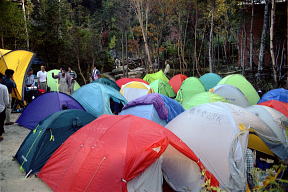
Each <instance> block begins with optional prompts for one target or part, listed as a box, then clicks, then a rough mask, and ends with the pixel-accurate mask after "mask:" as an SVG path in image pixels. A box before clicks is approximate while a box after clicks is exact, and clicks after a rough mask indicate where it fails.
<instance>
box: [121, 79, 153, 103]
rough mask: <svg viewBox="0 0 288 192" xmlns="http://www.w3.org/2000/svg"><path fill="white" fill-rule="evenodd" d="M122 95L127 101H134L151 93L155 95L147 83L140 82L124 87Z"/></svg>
mask: <svg viewBox="0 0 288 192" xmlns="http://www.w3.org/2000/svg"><path fill="white" fill-rule="evenodd" d="M120 93H121V94H122V95H123V96H124V97H125V98H126V99H127V101H128V102H129V101H132V100H134V99H137V98H139V97H142V96H144V95H147V94H149V93H153V90H152V88H151V87H150V86H149V85H146V84H145V83H142V82H138V81H131V82H129V83H126V84H125V85H122V87H121V90H120Z"/></svg>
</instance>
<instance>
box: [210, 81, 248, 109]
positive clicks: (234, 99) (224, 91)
mask: <svg viewBox="0 0 288 192" xmlns="http://www.w3.org/2000/svg"><path fill="white" fill-rule="evenodd" d="M209 91H210V92H212V93H215V94H217V95H220V96H221V97H223V98H224V99H226V100H227V101H228V102H229V103H232V104H234V105H238V106H241V107H248V106H249V102H248V99H247V98H246V96H245V95H244V94H243V93H242V92H241V91H240V89H238V88H237V87H234V86H232V85H227V84H223V85H217V86H216V87H214V88H212V89H210V90H209Z"/></svg>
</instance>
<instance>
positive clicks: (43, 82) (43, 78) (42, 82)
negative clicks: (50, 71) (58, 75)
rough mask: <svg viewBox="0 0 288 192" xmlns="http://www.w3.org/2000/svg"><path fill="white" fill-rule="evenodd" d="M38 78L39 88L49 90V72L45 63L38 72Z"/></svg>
mask: <svg viewBox="0 0 288 192" xmlns="http://www.w3.org/2000/svg"><path fill="white" fill-rule="evenodd" d="M37 78H38V88H39V89H44V90H45V91H47V72H46V71H45V67H44V66H43V65H42V66H41V70H40V71H38V72H37Z"/></svg>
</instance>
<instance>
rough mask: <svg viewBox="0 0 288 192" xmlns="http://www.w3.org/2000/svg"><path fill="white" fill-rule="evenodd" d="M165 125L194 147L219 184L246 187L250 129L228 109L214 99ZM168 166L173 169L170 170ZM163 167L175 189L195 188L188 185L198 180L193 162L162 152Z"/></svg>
mask: <svg viewBox="0 0 288 192" xmlns="http://www.w3.org/2000/svg"><path fill="white" fill-rule="evenodd" d="M166 127H167V128H168V129H170V130H171V131H172V132H173V133H174V134H176V135H177V136H178V137H179V138H180V139H181V140H182V141H183V142H185V143H186V144H187V145H188V146H189V147H190V148H191V149H192V150H193V151H194V153H195V154H196V155H197V156H198V157H199V159H200V160H201V161H202V162H203V164H204V166H205V167H207V169H208V170H210V171H211V173H212V174H213V175H215V176H216V178H217V179H218V181H219V182H220V186H221V188H223V189H224V190H226V191H233V192H234V191H244V190H245V186H246V162H245V154H246V149H247V143H248V133H249V131H248V129H246V128H243V127H245V124H243V125H240V124H239V123H238V122H237V121H236V120H235V119H234V117H233V115H232V114H231V113H230V112H229V111H227V110H226V109H224V108H222V107H220V106H217V105H215V104H214V103H210V104H204V105H200V106H197V107H194V108H191V109H190V110H187V111H185V112H183V113H181V114H180V115H179V116H177V117H176V118H175V119H173V120H172V121H171V122H169V123H168V124H167V125H166ZM179 166H180V168H177V167H179ZM169 167H170V168H171V167H174V170H173V171H171V170H170V171H169ZM191 167H192V169H191ZM162 169H163V172H164V176H165V178H166V180H167V182H168V183H169V184H170V186H172V187H173V188H174V190H176V191H194V190H188V189H192V188H193V185H194V183H199V182H201V180H199V179H198V180H196V181H195V175H196V178H197V177H198V176H197V174H196V173H197V171H196V169H195V166H194V165H193V164H191V162H190V161H187V160H186V159H181V158H180V157H179V156H176V155H175V156H172V155H170V156H165V155H164V159H163V168H162ZM169 178H171V179H169ZM174 178H185V179H183V180H179V179H174ZM192 181H193V182H192ZM191 182H192V183H191Z"/></svg>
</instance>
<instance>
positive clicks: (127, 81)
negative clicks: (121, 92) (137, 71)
mask: <svg viewBox="0 0 288 192" xmlns="http://www.w3.org/2000/svg"><path fill="white" fill-rule="evenodd" d="M132 81H138V82H141V83H145V84H146V85H149V83H148V82H147V81H144V80H143V79H139V78H121V79H118V80H117V81H116V84H117V85H118V87H120V89H121V87H122V86H123V85H125V84H127V83H130V82H132Z"/></svg>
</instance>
